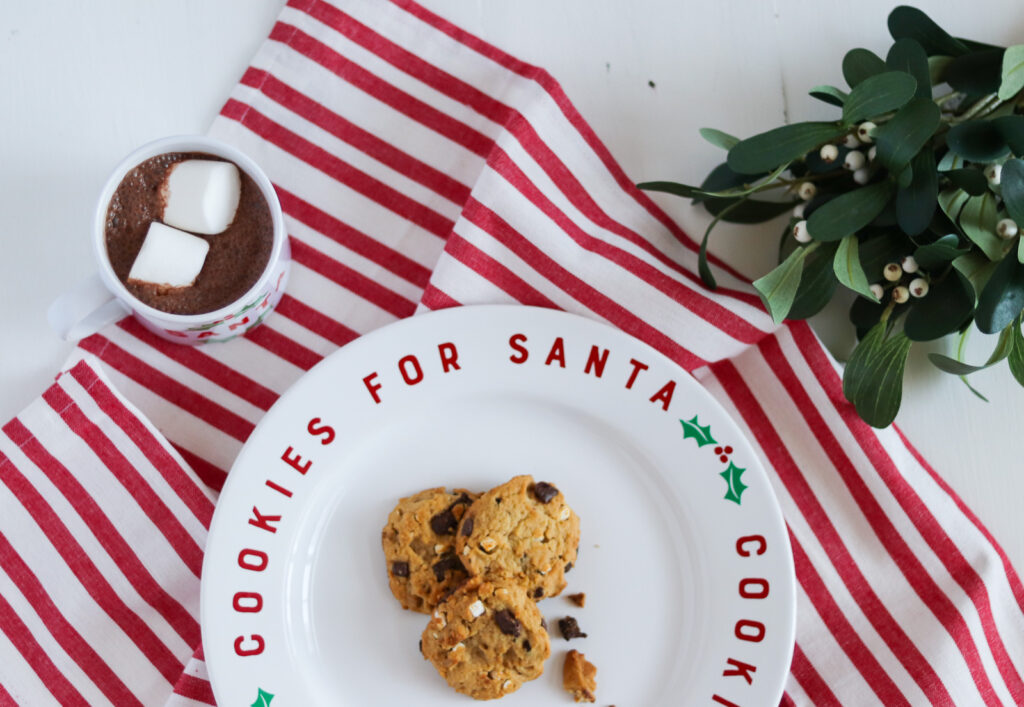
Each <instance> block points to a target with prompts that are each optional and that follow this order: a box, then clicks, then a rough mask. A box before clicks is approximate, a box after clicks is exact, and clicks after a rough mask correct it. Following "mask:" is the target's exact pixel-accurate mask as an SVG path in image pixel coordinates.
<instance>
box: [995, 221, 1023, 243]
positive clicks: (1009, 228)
mask: <svg viewBox="0 0 1024 707" xmlns="http://www.w3.org/2000/svg"><path fill="white" fill-rule="evenodd" d="M1017 231H1018V228H1017V222H1016V221H1014V220H1013V219H1012V218H1004V219H1003V220H1002V221H1000V222H999V223H997V224H996V233H997V234H999V237H1000V238H1002V239H1003V240H1008V239H1010V238H1013V237H1014V236H1016V235H1017Z"/></svg>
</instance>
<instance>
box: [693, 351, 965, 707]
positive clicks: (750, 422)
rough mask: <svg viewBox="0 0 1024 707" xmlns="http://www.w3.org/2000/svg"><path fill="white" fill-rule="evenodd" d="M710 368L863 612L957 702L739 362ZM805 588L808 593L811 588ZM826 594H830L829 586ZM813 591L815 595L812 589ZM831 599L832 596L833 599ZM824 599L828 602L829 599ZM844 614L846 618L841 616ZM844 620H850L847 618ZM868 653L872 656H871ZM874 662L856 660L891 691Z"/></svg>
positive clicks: (897, 651) (902, 657) (919, 674)
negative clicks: (870, 575) (887, 601)
mask: <svg viewBox="0 0 1024 707" xmlns="http://www.w3.org/2000/svg"><path fill="white" fill-rule="evenodd" d="M711 369H712V372H713V373H714V375H715V377H716V378H717V379H718V381H719V382H720V383H721V385H722V388H723V390H724V391H725V392H726V394H727V395H728V396H729V397H730V398H731V399H732V401H733V404H734V405H735V406H736V408H737V410H739V412H740V414H741V416H742V417H743V419H744V421H745V422H746V423H747V426H748V427H749V428H750V430H751V432H752V433H753V435H754V437H755V439H756V440H757V442H758V444H759V445H760V447H761V449H762V451H763V453H764V454H765V456H766V457H767V458H768V460H769V462H770V463H771V465H772V467H773V468H774V470H775V473H776V474H777V475H778V477H779V479H780V481H781V482H782V484H783V485H784V486H785V487H786V490H787V492H788V493H789V495H790V497H791V498H792V499H793V501H794V503H796V505H797V507H798V508H799V509H800V513H801V514H802V515H803V517H804V518H805V520H806V521H807V523H808V524H809V525H810V527H811V530H812V531H813V532H814V535H815V537H816V538H817V540H818V542H819V543H820V544H821V546H822V547H823V548H825V549H826V552H827V553H828V555H829V560H830V561H831V562H832V565H833V567H834V568H835V569H836V572H837V573H838V574H839V576H840V578H841V579H842V581H843V584H845V585H846V587H847V589H848V590H849V592H850V594H851V595H852V596H853V598H854V601H856V602H857V605H858V606H859V607H860V609H861V611H862V612H863V614H864V616H865V617H866V618H867V619H868V621H869V622H870V623H871V625H872V626H873V627H874V629H875V630H876V631H877V632H878V634H879V636H880V637H881V638H882V640H884V641H885V643H886V645H887V646H889V648H890V650H891V651H892V653H893V655H895V656H896V658H897V659H898V660H899V661H900V663H902V664H903V666H904V667H905V668H906V669H907V672H908V673H909V674H910V675H911V676H912V677H913V679H914V681H915V682H917V684H918V685H919V686H920V687H921V689H922V690H924V691H925V694H926V695H928V696H929V698H930V699H931V700H932V702H933V703H938V704H944V705H952V704H953V702H952V698H950V696H949V692H948V691H947V690H946V688H945V685H943V683H942V680H941V678H940V677H939V675H938V674H937V673H936V672H935V669H934V668H933V667H932V666H931V665H930V664H929V663H928V662H927V660H925V658H924V656H923V655H922V654H921V652H920V650H918V648H917V646H916V645H914V643H913V641H911V640H910V638H909V637H908V636H907V634H906V633H905V632H904V631H903V629H902V627H900V625H899V624H898V623H897V622H896V620H895V619H894V618H893V617H892V614H891V613H889V610H888V609H887V608H886V607H885V605H884V604H883V603H882V601H881V600H880V599H879V598H878V595H877V594H876V593H875V590H874V589H873V588H872V587H871V585H870V584H869V583H868V581H867V579H866V578H865V577H864V574H863V573H862V572H861V570H860V568H859V567H858V566H857V563H856V561H855V560H854V559H853V556H852V555H851V554H850V551H849V550H848V549H847V548H846V544H845V543H844V542H843V540H842V538H841V537H840V535H839V533H838V531H837V530H836V528H835V526H834V525H833V524H832V520H831V518H830V517H829V514H828V512H827V511H826V510H825V509H824V508H823V507H822V505H821V503H820V502H819V501H818V499H817V497H816V496H815V495H814V491H813V490H812V489H811V487H810V485H809V484H808V483H807V480H806V478H804V476H803V475H802V473H801V471H800V467H799V465H798V464H797V463H796V461H795V460H794V459H793V457H792V456H791V455H790V453H789V450H788V448H787V446H786V444H785V443H784V442H783V441H782V438H781V437H779V433H778V432H777V431H776V430H775V428H774V427H773V426H772V424H771V422H770V420H769V419H768V416H767V414H766V413H765V411H764V409H763V408H762V407H761V404H760V403H759V402H758V400H757V398H755V397H754V394H753V392H752V391H751V390H750V388H749V387H748V386H747V384H746V382H745V381H744V380H743V378H742V376H741V375H740V373H739V371H738V370H737V368H736V366H735V364H733V363H732V361H727V360H726V361H719V362H716V363H714V364H712V366H711ZM808 566H809V565H808ZM797 578H798V579H800V580H801V582H803V581H805V579H806V578H805V577H802V576H801V573H800V572H797ZM822 586H824V585H822ZM805 591H807V589H806V587H805ZM825 592H826V594H827V589H826V590H825ZM808 594H810V592H809V591H808ZM828 598H829V599H830V600H831V597H828ZM822 599H823V600H824V597H822ZM819 613H820V614H821V617H822V620H823V621H824V622H825V623H826V624H828V623H829V618H827V615H828V613H829V612H828V611H824V612H822V611H819ZM839 615H840V616H841V614H839ZM842 620H843V621H845V620H846V619H845V617H843V618H842ZM837 640H838V637H837ZM839 643H840V645H843V643H844V641H842V640H839ZM848 655H849V653H848ZM867 657H869V658H870V654H868V655H867ZM851 660H853V656H851ZM871 663H874V659H873V658H870V661H869V663H867V664H858V663H857V661H854V664H855V665H857V668H858V670H860V672H861V674H862V675H863V676H864V679H865V680H866V681H867V682H868V683H869V684H870V685H872V689H875V691H876V693H877V692H878V691H879V689H882V690H883V691H886V689H885V688H884V687H883V686H881V685H877V684H876V680H879V679H880V675H881V673H880V672H879V670H878V669H876V668H875V667H874V666H873V665H871Z"/></svg>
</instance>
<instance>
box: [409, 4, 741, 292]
mask: <svg viewBox="0 0 1024 707" xmlns="http://www.w3.org/2000/svg"><path fill="white" fill-rule="evenodd" d="M391 1H392V2H393V3H394V4H395V5H397V6H399V7H401V8H402V9H404V10H406V11H407V12H409V13H410V14H412V15H414V16H415V17H418V18H419V19H421V20H423V21H424V22H426V23H427V24H429V25H431V26H433V27H434V28H435V29H438V30H440V31H441V32H444V33H445V34H447V35H448V36H450V37H451V38H452V39H454V40H456V41H457V42H459V43H460V44H463V45H465V46H467V47H469V48H470V49H472V50H474V51H476V52H477V53H478V54H481V55H482V56H484V57H486V58H488V59H490V60H492V61H494V62H496V63H498V64H500V65H501V66H504V67H505V68H506V69H508V70H510V71H512V72H514V73H516V74H519V75H520V76H522V77H523V78H526V79H530V80H532V81H535V82H536V83H537V84H538V85H540V86H541V87H542V88H543V89H544V90H545V91H547V93H548V94H549V95H550V96H551V98H552V100H554V102H555V104H556V105H558V107H559V108H560V109H561V111H562V114H563V115H564V116H565V117H566V119H567V120H568V121H569V123H570V124H572V126H573V127H574V128H576V131H577V132H578V133H579V134H580V137H582V138H583V140H584V141H585V142H586V143H587V144H588V145H589V146H590V148H591V149H592V150H593V151H594V154H596V155H597V156H598V158H599V159H600V160H601V162H602V163H604V165H605V168H606V169H607V170H608V172H609V174H610V175H611V176H612V178H613V179H614V180H615V181H616V183H618V185H619V186H620V187H621V188H622V190H623V191H624V192H626V193H627V194H628V195H630V196H631V197H632V198H633V199H634V200H635V201H636V202H637V203H639V204H640V205H641V206H643V207H644V209H646V210H647V211H648V213H650V214H651V215H652V216H653V217H654V218H656V219H657V220H658V221H660V222H661V223H662V224H663V225H664V226H665V227H666V228H667V229H668V230H669V231H670V232H671V233H672V234H673V235H674V236H675V237H676V239H677V240H678V241H679V242H680V243H682V244H683V245H684V246H686V247H687V248H689V249H690V250H692V251H694V252H696V251H697V243H696V242H695V241H694V240H693V239H692V238H690V236H689V235H688V234H686V233H685V232H684V231H683V230H682V229H681V228H680V227H679V226H678V225H677V224H676V223H675V222H674V221H673V220H672V219H671V218H670V217H669V216H668V214H666V213H665V212H664V211H662V210H661V209H660V208H659V207H658V206H657V204H655V203H654V202H653V201H652V200H651V199H650V197H649V196H648V195H647V194H645V193H644V192H642V191H641V190H639V189H637V188H636V185H635V184H634V183H633V181H632V180H631V179H629V177H627V176H626V173H625V171H624V170H623V169H622V167H621V166H620V165H619V164H618V162H616V161H615V158H614V157H612V154H611V152H610V151H609V150H608V148H607V147H606V146H605V145H604V143H602V142H601V140H600V139H599V138H598V137H597V134H596V133H595V132H594V130H593V128H591V127H590V125H589V124H588V123H587V122H586V121H585V120H584V119H583V116H582V115H580V113H579V111H578V110H576V107H575V106H574V105H573V104H572V102H570V101H569V97H568V96H566V95H565V91H564V90H563V89H562V87H561V86H560V85H559V84H558V82H557V81H556V80H555V79H554V78H553V77H552V76H551V74H549V73H548V72H547V71H546V70H544V69H541V68H539V67H536V66H531V65H530V64H526V63H525V62H522V61H520V60H519V59H516V58H515V57H513V56H511V55H509V54H506V53H505V52H503V51H501V50H500V49H498V48H497V47H494V46H493V45H491V44H488V43H487V42H484V41H483V40H481V39H480V38H478V37H476V36H474V35H472V34H470V33H468V32H466V31H465V30H463V29H461V28H459V27H457V26H455V25H453V24H452V23H451V22H448V21H447V20H445V19H443V18H441V17H439V16H438V15H435V14H434V13H432V12H431V11H430V10H427V9H426V8H424V7H422V6H420V5H418V4H416V3H415V2H412V0H391ZM708 260H709V261H711V262H712V263H714V264H715V265H717V266H718V267H719V268H721V269H722V270H724V271H726V272H728V273H729V274H730V275H732V276H733V277H735V278H736V279H738V280H739V281H740V282H750V279H749V278H747V277H746V276H745V275H743V274H742V273H740V272H739V271H737V270H735V269H734V268H732V267H731V266H730V265H728V264H726V263H725V262H723V261H722V260H721V259H719V258H718V257H716V256H714V255H711V254H709V255H708Z"/></svg>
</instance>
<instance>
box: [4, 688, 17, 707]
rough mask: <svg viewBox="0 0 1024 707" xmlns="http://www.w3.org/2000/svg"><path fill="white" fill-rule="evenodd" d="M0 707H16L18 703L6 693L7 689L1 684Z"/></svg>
mask: <svg viewBox="0 0 1024 707" xmlns="http://www.w3.org/2000/svg"><path fill="white" fill-rule="evenodd" d="M0 707H18V703H17V702H15V701H14V698H13V697H11V694H10V693H9V692H7V688H5V687H4V686H3V683H0Z"/></svg>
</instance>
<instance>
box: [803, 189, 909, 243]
mask: <svg viewBox="0 0 1024 707" xmlns="http://www.w3.org/2000/svg"><path fill="white" fill-rule="evenodd" d="M894 191H895V186H894V185H893V183H892V182H890V181H888V180H885V181H881V182H876V183H874V184H869V185H867V186H864V187H861V188H860V189H855V190H853V191H850V192H846V193H845V194H842V195H841V196H837V197H836V198H835V199H832V200H831V201H829V202H828V203H826V204H824V205H823V206H821V207H820V208H818V209H815V210H814V213H812V214H811V216H810V218H808V219H807V232H808V233H810V234H811V237H812V238H814V239H815V240H817V241H838V240H839V239H840V238H842V237H843V236H848V235H850V234H851V233H856V232H857V231H859V230H860V229H861V228H863V227H864V226H867V225H868V224H869V223H871V221H872V220H873V219H874V218H875V217H876V216H878V214H880V213H881V212H882V209H884V208H885V205H886V204H888V203H889V200H890V199H892V196H893V192H894Z"/></svg>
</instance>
